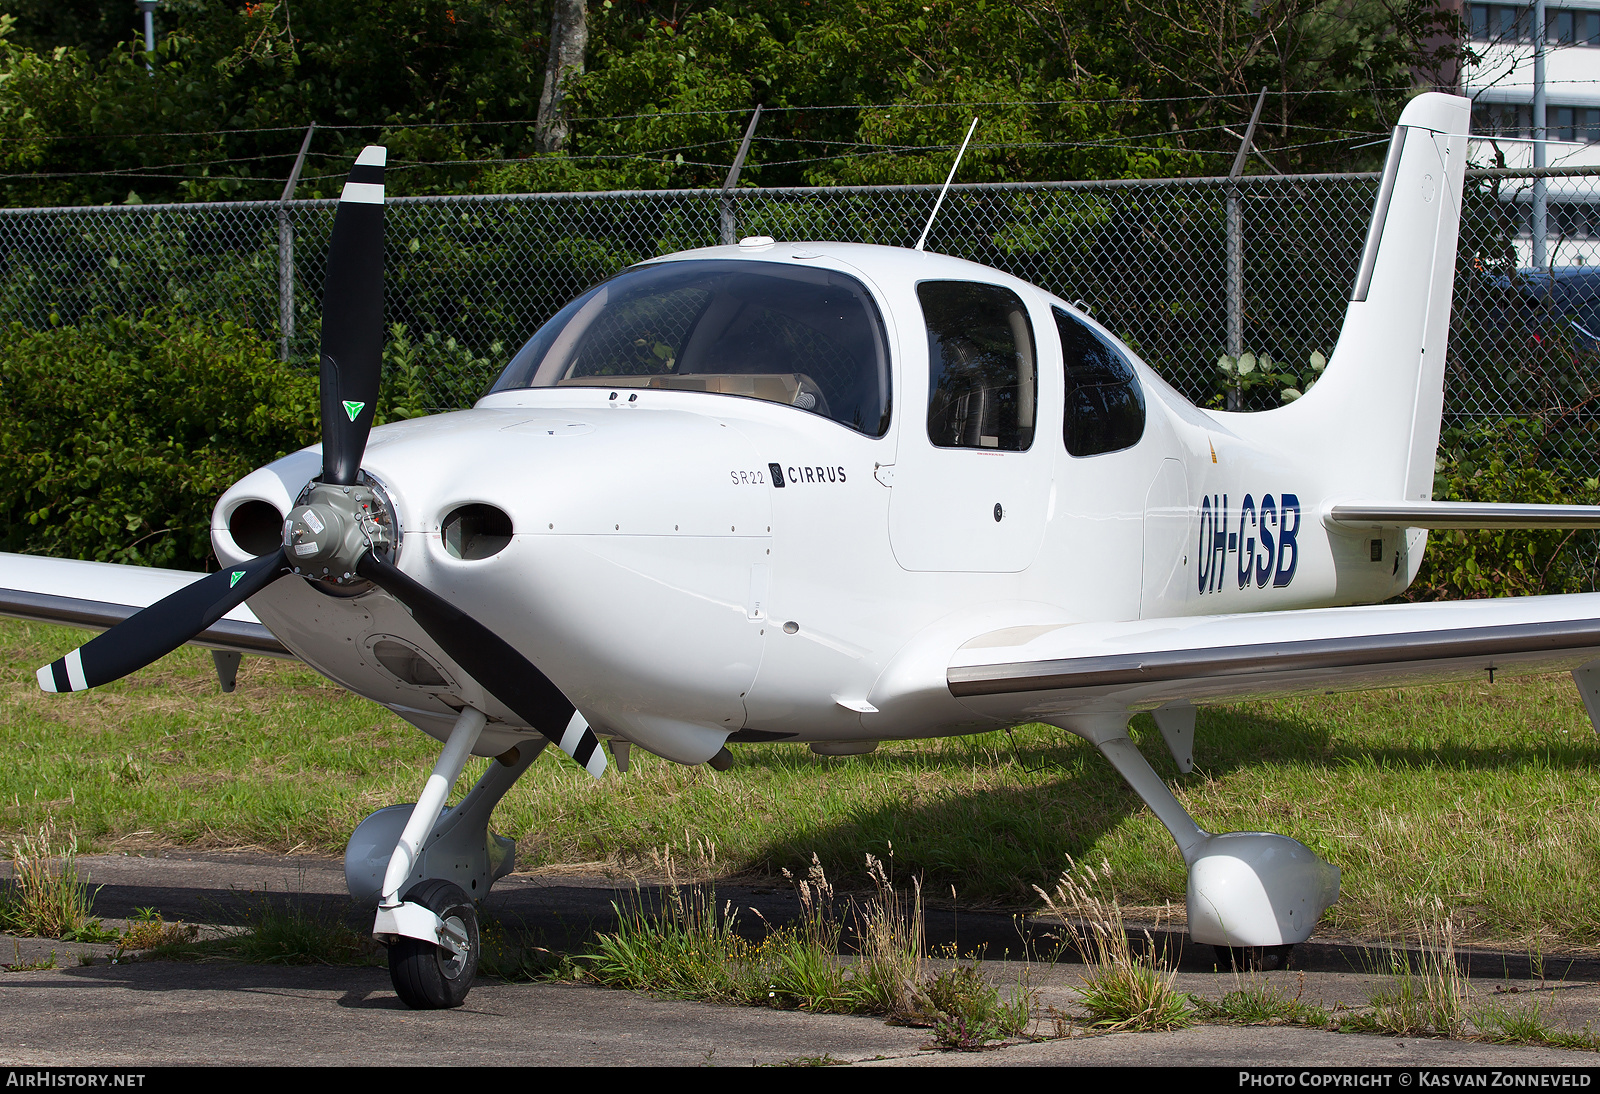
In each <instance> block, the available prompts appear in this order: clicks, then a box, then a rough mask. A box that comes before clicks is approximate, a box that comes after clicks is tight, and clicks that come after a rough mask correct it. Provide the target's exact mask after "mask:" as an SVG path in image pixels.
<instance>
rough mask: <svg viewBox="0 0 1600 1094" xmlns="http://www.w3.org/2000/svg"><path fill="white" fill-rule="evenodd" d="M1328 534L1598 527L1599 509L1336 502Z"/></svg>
mask: <svg viewBox="0 0 1600 1094" xmlns="http://www.w3.org/2000/svg"><path fill="white" fill-rule="evenodd" d="M1323 523H1324V524H1325V525H1327V527H1328V528H1329V529H1330V530H1333V531H1341V530H1349V529H1353V528H1459V529H1479V528H1600V505H1518V504H1515V503H1501V502H1486V501H1408V502H1342V503H1340V504H1338V505H1334V506H1331V507H1329V509H1328V512H1327V515H1326V516H1324V517H1323Z"/></svg>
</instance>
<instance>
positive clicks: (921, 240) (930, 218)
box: [911, 118, 978, 251]
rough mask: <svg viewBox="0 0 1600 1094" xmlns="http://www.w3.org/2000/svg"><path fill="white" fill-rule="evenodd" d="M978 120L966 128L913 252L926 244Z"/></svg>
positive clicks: (973, 120) (974, 119) (975, 119)
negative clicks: (934, 219) (947, 176)
mask: <svg viewBox="0 0 1600 1094" xmlns="http://www.w3.org/2000/svg"><path fill="white" fill-rule="evenodd" d="M977 128H978V119H977V118H973V119H972V124H971V125H969V126H968V127H967V139H966V140H964V141H962V142H961V151H959V152H957V153H956V162H954V163H952V164H951V165H950V177H949V178H947V179H945V180H944V187H943V189H941V190H940V191H939V200H938V201H936V202H934V203H933V212H931V213H929V214H928V223H927V224H925V225H923V228H922V235H920V236H918V237H917V245H916V246H915V247H913V248H911V249H912V250H913V251H920V250H922V245H923V244H924V243H926V242H928V233H929V232H930V231H932V230H933V218H934V217H936V216H938V215H939V206H941V205H943V204H944V196H945V194H947V193H949V192H950V184H951V183H952V182H954V181H955V177H956V168H958V167H960V166H961V157H962V156H965V155H966V154H967V145H968V144H970V143H971V142H972V134H973V133H974V132H976V131H977Z"/></svg>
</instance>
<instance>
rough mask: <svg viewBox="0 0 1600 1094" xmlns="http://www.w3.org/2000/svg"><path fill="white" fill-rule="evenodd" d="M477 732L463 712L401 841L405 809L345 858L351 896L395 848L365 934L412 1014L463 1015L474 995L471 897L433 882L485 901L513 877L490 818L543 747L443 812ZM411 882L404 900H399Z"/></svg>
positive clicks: (477, 722) (488, 776)
mask: <svg viewBox="0 0 1600 1094" xmlns="http://www.w3.org/2000/svg"><path fill="white" fill-rule="evenodd" d="M483 726H484V716H483V714H482V712H480V711H477V710H474V709H472V708H471V707H467V708H466V709H464V710H463V711H462V712H461V714H460V716H459V717H458V718H457V719H456V724H455V726H454V727H453V728H452V729H451V731H450V737H449V739H448V740H447V741H446V742H445V746H444V750H443V752H441V753H440V755H439V762H438V763H437V764H435V765H434V768H433V773H432V774H430V775H429V776H428V781H427V784H426V785H425V786H424V787H423V790H422V794H421V795H420V796H419V797H418V798H417V803H416V805H415V806H412V807H411V808H410V809H409V811H408V816H407V819H406V822H405V827H404V828H403V829H402V830H401V832H400V834H399V837H398V839H396V838H395V836H394V835H393V832H394V826H393V822H394V821H395V820H397V819H398V814H400V813H401V812H407V810H406V807H404V806H391V807H390V808H389V809H384V810H379V811H378V812H377V813H374V814H373V815H372V816H370V817H368V818H367V819H366V820H365V821H362V823H361V825H360V826H359V827H358V828H357V829H356V833H355V835H354V836H352V837H351V841H350V847H349V848H348V849H347V851H346V853H345V875H346V880H347V882H348V883H349V885H350V888H351V895H352V896H357V895H358V892H357V890H358V889H359V888H361V887H362V885H361V881H362V874H363V873H367V874H368V875H369V876H370V871H371V867H372V866H373V865H375V864H376V863H375V860H376V859H377V857H378V856H377V853H376V852H377V851H378V850H379V849H381V848H382V847H384V846H388V847H392V848H393V851H392V852H391V853H390V854H389V855H388V857H387V864H386V866H385V869H384V874H383V882H382V884H381V888H380V890H379V897H378V914H377V918H376V921H375V922H374V923H373V928H372V934H373V937H374V938H377V939H378V940H379V941H381V942H384V943H385V944H387V945H388V947H389V976H390V979H391V980H392V981H393V982H394V988H395V991H396V992H397V993H398V994H399V996H400V998H401V1000H402V1001H404V1002H405V1003H406V1005H407V1006H410V1007H412V1008H414V1009H419V1010H438V1009H442V1008H446V1007H457V1006H460V1005H461V1004H462V1002H463V1001H465V999H466V997H467V992H468V991H469V990H470V989H471V987H472V978H473V975H474V974H475V973H476V972H477V968H478V957H479V952H480V949H479V938H478V917H477V913H476V911H475V910H474V908H473V899H474V897H473V896H472V895H469V894H468V892H467V890H466V889H464V888H462V886H460V885H458V884H456V883H455V881H454V880H451V879H450V878H449V877H441V876H438V875H439V874H440V873H445V874H452V875H454V876H455V877H456V878H458V879H459V880H462V881H465V882H467V883H468V884H469V885H470V887H471V888H472V889H473V890H480V889H481V891H477V892H476V896H478V897H482V896H485V895H487V893H488V888H489V885H490V884H491V883H492V882H493V881H494V879H495V878H498V877H501V876H503V875H504V874H506V873H508V872H509V871H510V869H511V866H512V860H511V850H510V847H509V846H506V844H508V843H509V841H497V839H496V837H493V836H491V835H490V834H489V832H488V821H489V813H490V812H491V811H492V810H493V809H494V806H495V804H496V803H497V802H498V801H499V800H500V798H501V797H502V796H503V795H504V794H505V792H506V791H507V790H509V789H510V788H511V785H512V784H513V783H515V782H516V780H517V777H518V776H519V775H521V774H522V772H523V771H524V770H525V769H526V768H527V766H528V764H530V763H532V762H533V760H534V758H536V757H537V756H538V754H539V752H540V751H541V750H542V748H543V745H542V743H541V744H538V745H528V746H519V749H518V750H516V754H515V755H512V756H509V757H503V758H502V759H501V760H500V761H499V762H497V763H494V764H491V765H490V767H489V770H488V771H486V772H485V773H484V775H483V777H482V778H481V779H479V780H478V783H477V785H476V786H474V787H473V789H472V791H471V792H470V793H468V794H467V796H466V797H465V798H464V799H462V801H461V802H460V804H458V805H457V806H456V807H455V808H454V809H451V810H449V811H446V810H445V809H444V802H445V798H446V797H447V796H448V795H449V793H450V788H451V787H452V786H454V785H455V781H456V779H458V778H459V777H460V776H461V770H462V768H463V767H465V766H466V762H467V757H469V756H470V755H472V748H473V746H474V745H475V744H476V743H477V741H478V736H479V734H480V733H482V731H483ZM508 760H509V762H507V761H508ZM441 813H444V814H445V816H444V817H443V819H442V820H441V818H440V814H441ZM386 836H387V838H385V837H386ZM458 845H459V846H458ZM496 852H497V853H498V854H496ZM424 856H426V858H425V857H424ZM452 867H453V868H454V869H452ZM364 868H365V869H364ZM419 877H420V880H417V878H419ZM408 883H410V888H409V889H407V890H406V893H405V897H404V899H401V896H400V891H401V889H402V888H403V887H405V886H406V885H407V884H408Z"/></svg>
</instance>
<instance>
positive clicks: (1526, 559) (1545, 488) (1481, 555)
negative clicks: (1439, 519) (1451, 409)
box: [1406, 419, 1600, 600]
mask: <svg viewBox="0 0 1600 1094" xmlns="http://www.w3.org/2000/svg"><path fill="white" fill-rule="evenodd" d="M1571 442H1572V438H1570V437H1551V436H1549V435H1547V432H1546V430H1545V428H1544V426H1543V424H1542V423H1541V422H1539V421H1537V420H1532V419H1506V420H1503V421H1496V422H1490V423H1487V424H1484V425H1475V426H1469V427H1459V428H1451V429H1446V430H1445V431H1444V434H1443V436H1442V437H1441V438H1440V444H1439V457H1438V462H1437V465H1436V473H1435V475H1434V490H1433V496H1434V497H1435V498H1437V499H1439V500H1441V501H1490V502H1523V503H1528V504H1534V503H1539V504H1553V505H1594V504H1596V503H1597V502H1600V489H1597V485H1600V484H1597V483H1596V481H1595V480H1594V479H1593V478H1589V477H1587V469H1586V466H1585V465H1584V461H1581V460H1572V461H1569V460H1565V459H1562V458H1561V456H1560V450H1561V449H1562V448H1570V447H1572V443H1571ZM1582 447H1584V446H1580V450H1581V448H1582ZM1593 538H1594V533H1592V532H1582V531H1563V530H1560V529H1551V530H1543V531H1524V530H1518V529H1490V530H1486V531H1479V532H1460V531H1442V532H1433V533H1431V534H1430V535H1429V536H1428V550H1427V554H1426V555H1425V556H1424V559H1423V563H1422V568H1421V570H1420V571H1418V573H1417V578H1416V580H1415V581H1414V582H1412V584H1411V588H1410V590H1408V591H1407V593H1406V597H1407V599H1409V600H1462V599H1470V598H1475V597H1487V596H1533V595H1537V594H1541V593H1569V592H1581V591H1583V590H1584V589H1586V588H1588V587H1591V586H1592V585H1593V582H1594V574H1593V573H1592V566H1591V564H1590V562H1589V560H1590V559H1592V556H1593V553H1594V552H1593Z"/></svg>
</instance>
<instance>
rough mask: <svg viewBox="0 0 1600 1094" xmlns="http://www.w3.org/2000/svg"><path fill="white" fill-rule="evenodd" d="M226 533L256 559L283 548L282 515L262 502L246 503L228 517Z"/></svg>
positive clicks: (268, 504) (275, 508) (271, 506)
mask: <svg viewBox="0 0 1600 1094" xmlns="http://www.w3.org/2000/svg"><path fill="white" fill-rule="evenodd" d="M228 533H229V534H230V535H232V536H233V542H235V543H237V544H238V545H239V546H240V548H241V549H243V550H246V551H249V552H250V553H251V554H252V555H256V556H257V557H259V556H261V555H265V554H270V553H272V552H273V551H276V550H277V549H278V548H279V547H281V546H283V514H282V513H280V512H278V509H277V506H275V505H272V504H270V503H268V502H264V501H247V502H245V503H244V504H243V505H240V506H239V507H238V508H237V509H235V510H234V511H233V513H232V515H230V516H229V517H228Z"/></svg>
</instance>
